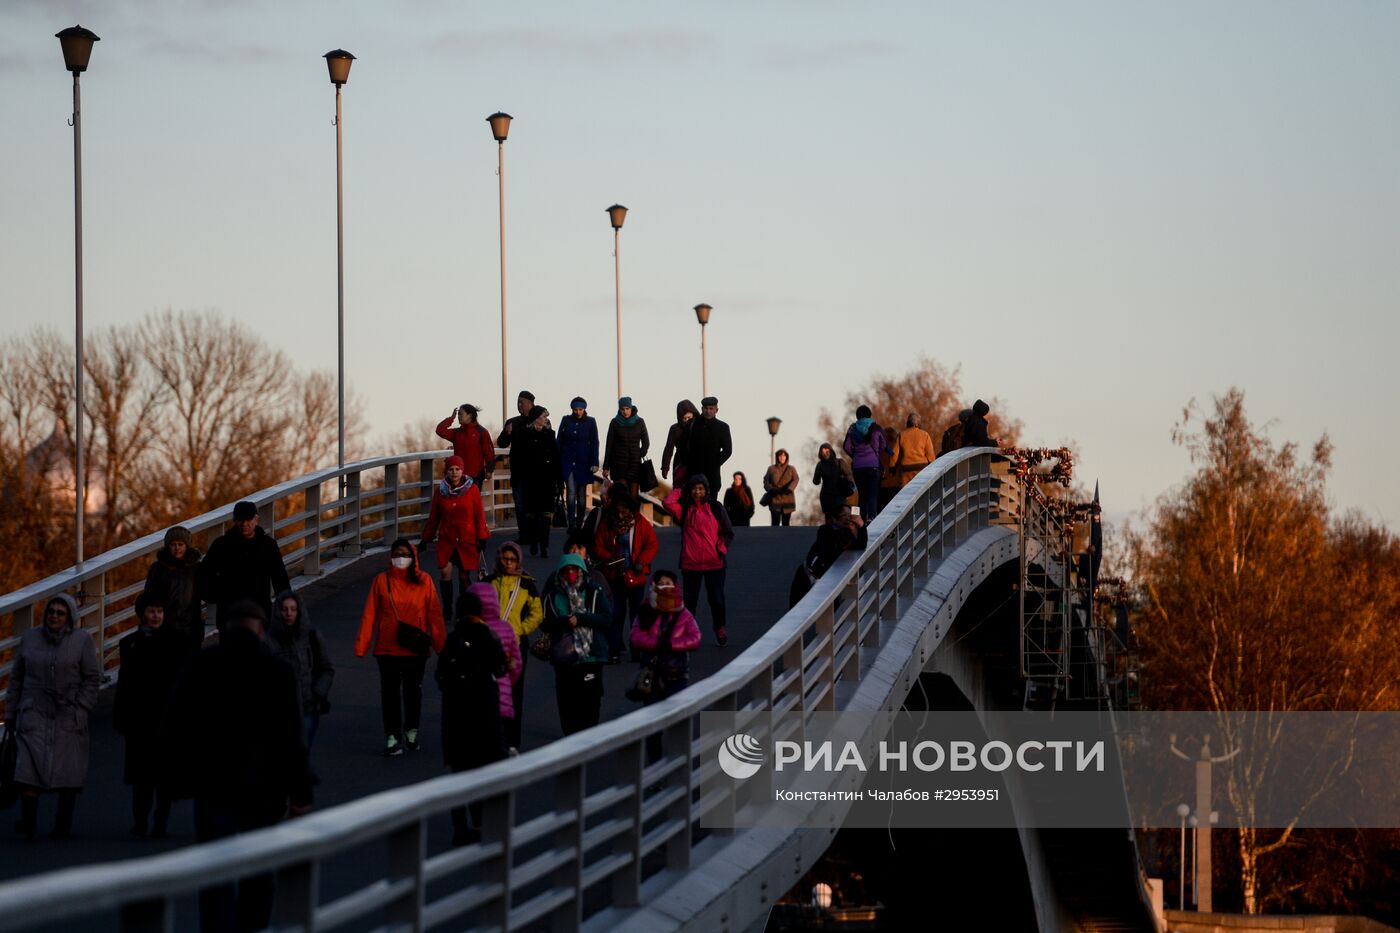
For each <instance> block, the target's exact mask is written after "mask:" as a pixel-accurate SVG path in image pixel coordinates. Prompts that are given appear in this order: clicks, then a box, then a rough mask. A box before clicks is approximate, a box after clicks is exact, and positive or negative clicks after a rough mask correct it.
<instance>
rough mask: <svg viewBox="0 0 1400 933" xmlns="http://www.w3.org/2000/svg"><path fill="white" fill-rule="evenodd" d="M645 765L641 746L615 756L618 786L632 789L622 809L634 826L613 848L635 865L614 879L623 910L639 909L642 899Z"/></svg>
mask: <svg viewBox="0 0 1400 933" xmlns="http://www.w3.org/2000/svg"><path fill="white" fill-rule="evenodd" d="M642 762H643V755H642V743H641V742H631V743H629V744H627V745H624V746H623V747H622V748H620V749H618V751H617V752H616V754H614V755H613V756H612V763H613V767H614V768H615V769H617V770H616V772H615V773H616V774H617V775H618V783H619V784H621V783H622V782H624V781H626V782H628V783H630V784H631V785H632V796H631V797H629V798H628V799H627V800H626V801H624V802H623V803H621V804H619V805H618V806H619V807H620V808H625V815H626V818H627V819H629V820H630V821H631V823H632V826H631V828H630V829H628V830H627V832H625V833H619V834H618V835H617V837H616V838H615V839H614V840H613V847H612V848H613V851H614V852H616V853H619V854H627V855H630V856H631V861H629V862H628V863H627V865H626V866H625V867H623V868H619V869H618V870H617V872H616V873H614V874H613V876H612V902H613V904H614V905H616V906H620V907H635V906H637V905H638V904H640V903H641V899H642V790H643V787H642V767H643V765H642Z"/></svg>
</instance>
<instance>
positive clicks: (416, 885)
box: [385, 819, 427, 930]
mask: <svg viewBox="0 0 1400 933" xmlns="http://www.w3.org/2000/svg"><path fill="white" fill-rule="evenodd" d="M426 838H427V833H425V832H424V826H423V821H422V820H421V819H418V820H414V821H413V822H412V823H409V824H408V825H407V826H402V827H400V828H398V829H396V830H394V832H393V833H391V834H390V835H389V838H388V845H389V851H388V853H387V856H388V867H389V883H390V884H392V883H394V882H395V881H398V880H400V879H401V878H411V879H413V885H412V887H411V889H410V890H409V892H408V893H407V894H404V895H402V896H400V897H399V898H398V899H397V900H395V901H392V902H390V903H389V905H388V909H387V910H386V911H385V919H386V920H388V921H389V925H390V927H391V928H396V929H397V928H407V929H409V930H421V929H422V928H423V887H424V886H423V856H424V853H425V851H426V845H425V843H426Z"/></svg>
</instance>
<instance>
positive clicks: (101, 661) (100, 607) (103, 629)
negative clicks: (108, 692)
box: [78, 573, 109, 686]
mask: <svg viewBox="0 0 1400 933" xmlns="http://www.w3.org/2000/svg"><path fill="white" fill-rule="evenodd" d="M94 583H95V584H97V591H96V592H90V593H88V594H87V595H88V597H89V598H95V599H96V600H97V607H96V613H97V624H96V625H95V626H93V640H94V641H95V642H97V644H96V646H95V647H96V648H97V667H98V669H99V670H100V671H101V672H102V683H103V685H104V686H105V685H106V684H107V683H108V682H109V681H108V679H107V574H106V573H99V574H98V575H97V576H95V577H93V578H91V579H90V580H88V581H86V582H85V583H83V584H80V585H79V589H82V590H86V589H87V587H88V586H89V585H91V584H94ZM78 614H79V615H81V614H82V608H81V607H79V609H78ZM78 624H79V625H81V624H82V623H81V622H79V623H78Z"/></svg>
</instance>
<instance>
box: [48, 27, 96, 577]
mask: <svg viewBox="0 0 1400 933" xmlns="http://www.w3.org/2000/svg"><path fill="white" fill-rule="evenodd" d="M54 36H55V37H56V38H57V39H58V43H59V45H60V46H61V47H62V48H63V67H64V68H66V69H68V70H69V71H71V72H72V73H73V119H72V121H71V122H72V124H73V284H74V288H73V295H74V331H75V334H76V340H75V341H74V342H75V343H76V344H77V360H76V363H77V365H76V367H75V369H74V375H73V395H74V403H73V404H74V417H73V450H74V456H73V477H74V483H75V486H74V496H75V501H74V510H75V512H76V515H75V518H74V525H75V532H76V533H75V535H74V538H75V539H76V551H77V559H76V560H75V561H74V572H75V573H81V572H82V570H83V520H84V518H85V517H86V513H87V483H86V481H85V477H84V475H83V470H84V465H83V123H82V106H81V100H80V95H79V84H78V77H79V76H80V75H81V74H82V73H83V72H84V71H87V66H88V59H90V58H91V57H92V44H93V43H94V42H100V41H101V39H100V38H99V37H98V35H97V34H96V33H94V32H93V31H92V30H91V29H84V28H83V27H82V26H69V27H68V28H67V29H64V30H62V31H61V32H56V33H54ZM78 598H79V599H81V598H82V592H81V584H80V585H79V593H78Z"/></svg>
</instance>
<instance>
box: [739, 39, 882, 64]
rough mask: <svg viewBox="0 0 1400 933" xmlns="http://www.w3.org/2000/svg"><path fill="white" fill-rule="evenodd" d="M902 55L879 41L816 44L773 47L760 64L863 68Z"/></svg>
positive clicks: (764, 52) (769, 48)
mask: <svg viewBox="0 0 1400 933" xmlns="http://www.w3.org/2000/svg"><path fill="white" fill-rule="evenodd" d="M902 52H903V49H901V48H900V47H899V46H897V45H894V44H893V43H890V42H882V41H880V40H878V39H869V40H861V41H854V42H835V43H828V44H820V43H819V44H814V45H806V46H801V45H780V46H770V47H768V48H766V49H764V50H763V51H762V52H761V53H760V55H759V61H760V63H761V64H764V65H767V66H768V67H771V68H785V69H794V70H799V69H814V70H815V69H825V68H833V67H840V66H844V65H860V64H864V63H866V62H870V61H878V60H880V59H885V58H890V57H891V56H894V55H899V54H901V53H902Z"/></svg>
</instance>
